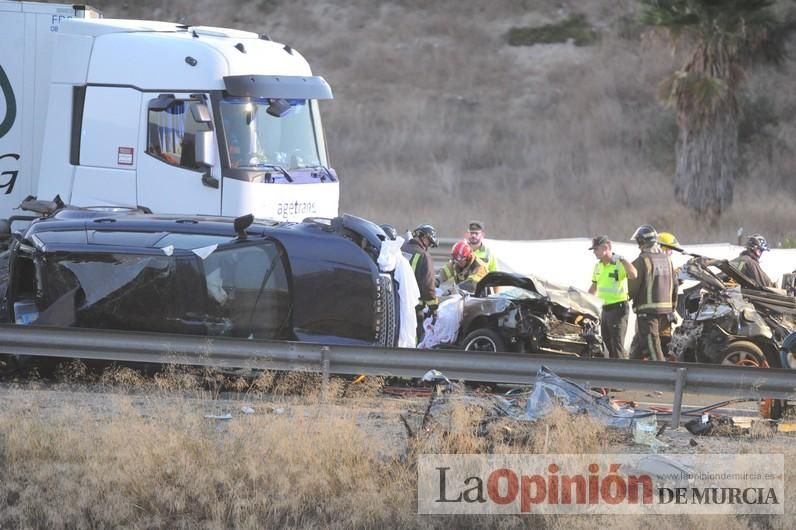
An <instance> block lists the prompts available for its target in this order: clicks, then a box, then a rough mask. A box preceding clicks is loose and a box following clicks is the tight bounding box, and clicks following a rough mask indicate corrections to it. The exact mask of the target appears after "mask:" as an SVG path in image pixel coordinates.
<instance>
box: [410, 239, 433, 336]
mask: <svg viewBox="0 0 796 530" xmlns="http://www.w3.org/2000/svg"><path fill="white" fill-rule="evenodd" d="M401 252H403V254H404V256H406V259H408V260H409V264H410V265H411V266H412V270H413V271H414V272H415V279H416V280H417V286H418V288H419V289H420V300H418V305H417V307H416V309H417V313H418V318H417V328H418V337H420V336H422V330H423V312H424V310H425V308H429V310H431V311H432V312H433V311H436V310H437V306H438V305H439V301H438V300H437V293H436V290H435V285H434V281H435V278H434V258H432V257H431V254H429V253H428V250H427V249H426V248H425V247H423V245H422V244H420V242H419V241H417V240H416V239H410V240H409V241H407V242H406V243H404V244H403V246H402V247H401Z"/></svg>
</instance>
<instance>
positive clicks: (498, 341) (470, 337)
mask: <svg viewBox="0 0 796 530" xmlns="http://www.w3.org/2000/svg"><path fill="white" fill-rule="evenodd" d="M462 349H463V350H464V351H483V352H503V351H506V343H505V341H504V340H503V337H501V336H500V335H499V334H498V332H497V331H494V330H492V329H489V328H479V329H476V330H475V331H471V332H470V333H468V334H467V336H466V337H464V340H463V341H462Z"/></svg>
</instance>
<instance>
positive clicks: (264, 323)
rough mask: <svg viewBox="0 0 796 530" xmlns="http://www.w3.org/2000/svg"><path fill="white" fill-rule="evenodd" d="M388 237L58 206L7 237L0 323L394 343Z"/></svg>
mask: <svg viewBox="0 0 796 530" xmlns="http://www.w3.org/2000/svg"><path fill="white" fill-rule="evenodd" d="M384 237H385V236H384V233H383V231H382V230H381V228H379V227H378V226H377V225H375V224H373V223H370V222H369V221H365V220H363V219H360V218H357V217H354V216H349V215H344V216H342V217H338V218H335V219H308V220H305V221H304V222H302V223H277V222H271V221H259V220H258V221H255V220H254V219H253V217H252V216H250V215H249V216H244V217H239V218H237V219H231V218H221V217H201V216H166V215H152V214H149V213H143V212H141V211H116V212H109V211H98V210H96V209H94V210H92V209H83V208H72V207H63V206H62V203H61V205H58V206H57V207H56V208H54V211H52V212H48V214H47V215H46V216H45V217H44V218H41V219H37V220H34V221H33V222H31V223H30V225H29V226H28V227H27V228H25V229H24V230H22V231H21V232H19V233H16V234H14V235H13V236H12V237H11V241H10V245H9V249H8V250H7V251H6V253H5V256H4V258H5V259H3V260H2V263H3V264H4V267H3V268H4V269H5V270H3V271H2V272H1V273H0V274H1V276H0V277H2V278H5V282H4V284H3V285H0V294H2V304H0V306H1V307H0V318H1V319H2V321H3V322H7V323H16V324H24V325H31V326H63V327H82V328H95V329H109V330H121V331H148V332H167V333H181V334H194V335H205V336H211V337H238V338H251V339H276V340H294V341H306V342H318V343H326V344H360V345H378V346H388V347H392V346H395V344H396V338H397V336H398V333H399V328H400V323H399V316H398V307H397V293H396V289H395V284H394V280H393V278H392V275H391V274H390V273H382V272H381V271H380V270H379V268H378V266H377V265H376V260H377V258H378V255H379V249H380V246H381V241H382V240H383V239H384Z"/></svg>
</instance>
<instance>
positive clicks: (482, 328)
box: [447, 272, 606, 357]
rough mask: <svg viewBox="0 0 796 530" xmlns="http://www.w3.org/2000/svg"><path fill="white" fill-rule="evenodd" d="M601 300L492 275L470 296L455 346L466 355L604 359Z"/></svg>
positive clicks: (516, 276)
mask: <svg viewBox="0 0 796 530" xmlns="http://www.w3.org/2000/svg"><path fill="white" fill-rule="evenodd" d="M599 315H600V301H599V299H597V298H596V297H594V296H592V295H590V294H588V293H586V292H583V291H580V290H577V289H575V288H569V289H566V288H561V287H557V286H554V285H552V284H550V283H547V282H544V281H542V280H540V279H538V278H534V277H531V276H522V275H519V274H513V273H507V272H491V273H489V274H487V275H486V276H485V277H484V278H483V279H482V280H481V281H480V282H478V285H477V286H476V289H475V293H474V294H473V295H472V296H465V297H464V302H463V310H462V316H461V322H460V325H459V330H458V333H457V337H458V340H457V342H456V344H449V345H447V347H456V348H460V349H463V350H466V351H470V350H475V351H506V352H519V353H541V352H547V353H563V354H570V355H579V356H585V357H592V356H597V357H603V356H605V352H606V349H605V345H604V343H603V341H602V337H601V336H600V318H599Z"/></svg>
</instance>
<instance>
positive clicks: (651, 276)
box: [628, 249, 677, 361]
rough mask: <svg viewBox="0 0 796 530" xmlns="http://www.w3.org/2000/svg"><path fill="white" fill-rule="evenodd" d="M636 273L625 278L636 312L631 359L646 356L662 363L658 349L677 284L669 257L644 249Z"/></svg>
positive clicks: (670, 312)
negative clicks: (632, 278)
mask: <svg viewBox="0 0 796 530" xmlns="http://www.w3.org/2000/svg"><path fill="white" fill-rule="evenodd" d="M633 266H634V267H635V268H636V270H637V271H638V277H637V278H636V279H635V280H630V279H628V290H629V294H630V299H631V300H633V310H634V311H635V312H636V329H637V332H636V336H635V337H634V338H633V344H632V346H631V351H630V357H631V359H642V358H644V357H648V358H649V359H651V360H659V361H663V360H665V358H664V355H663V350H662V349H661V337H660V332H661V329H664V328H665V327H666V325H667V323H668V320H669V315H671V314H672V313H673V312H674V310H675V307H676V305H677V281H676V279H675V277H674V267H672V262H671V259H669V256H667V255H666V254H664V253H663V252H660V251H659V250H657V251H655V250H652V251H651V250H649V249H646V250H643V251H642V252H641V254H639V256H638V258H636V259H635V261H633Z"/></svg>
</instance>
